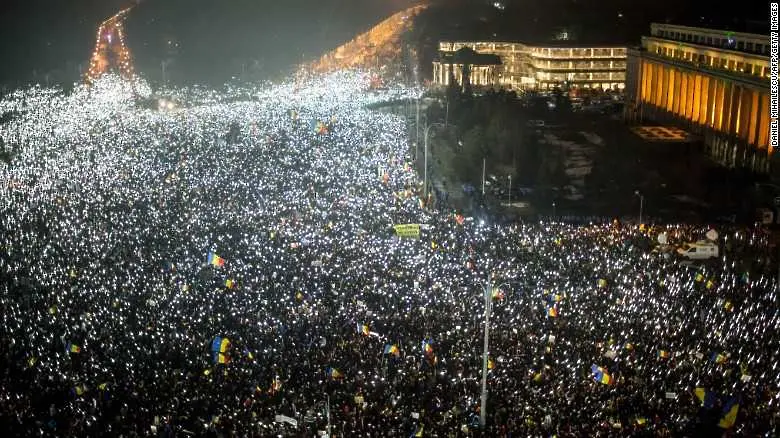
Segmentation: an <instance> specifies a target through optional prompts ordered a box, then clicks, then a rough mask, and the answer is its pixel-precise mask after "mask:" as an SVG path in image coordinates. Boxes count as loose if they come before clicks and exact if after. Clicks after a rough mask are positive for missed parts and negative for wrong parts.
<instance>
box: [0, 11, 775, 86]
mask: <svg viewBox="0 0 780 438" xmlns="http://www.w3.org/2000/svg"><path fill="white" fill-rule="evenodd" d="M441 1H443V2H446V3H448V4H455V3H467V4H475V3H482V4H484V3H486V0H441ZM550 1H553V2H564V3H565V2H572V3H576V2H577V1H579V2H580V4H583V3H584V4H586V5H588V9H589V7H590V6H591V5H593V6H594V10H598V9H599V8H603V9H621V10H625V11H631V10H638V9H641V8H650V9H652V10H654V11H656V14H658V13H659V12H658V11H662V10H664V7H663V5H664V4H669V5H674V6H673V7H670V8H669V10H670V11H675V10H680V9H687V10H694V11H696V10H697V9H696V7H695V6H698V5H706V6H703V9H702V10H703V11H712V10H713V8H714V6H713V5H714V3H713V2H711V1H704V0H674V1H673V0H505V3H507V4H510V5H511V4H514V5H519V6H520V8H519V9H517V10H518V11H520V14H521V15H523V13H524V11H525V7H526V5H527V6H528V8H527V10H528V11H529V13H527V14H525V15H529V14H530V11H532V10H533V11H536V12H533V13H539V11H542V12H541V13H546V14H552V15H556V14H557V13H558V12H557V11H555V10H552V9H555V8H550V7H549V4H550ZM135 2H136V0H2V1H0V11H2V14H0V54H2V55H3V56H4V58H5V59H6V60H10V62H9V61H6V62H4V63H3V67H2V68H0V82H14V81H17V80H20V79H22V80H24V79H29V78H30V77H31V76H32V71H33V69H35V70H37V71H38V73H42V72H55V73H56V72H59V73H60V75H61V76H63V77H64V78H70V76H74V79H75V72H76V71H78V66H79V64H86V63H87V61H88V57H89V55H90V53H91V51H92V45H93V44H94V35H95V31H96V28H97V24H98V23H99V22H100V21H101V20H102V19H103V18H105V17H107V16H109V15H111V14H112V13H114V12H115V11H117V10H119V9H120V8H122V7H123V6H126V5H128V4H132V3H135ZM414 3H416V2H415V1H414V0H316V1H315V0H278V1H268V0H142V1H141V2H140V4H139V6H138V7H137V9H136V10H135V11H134V12H133V14H132V15H131V17H130V18H129V19H128V23H127V25H126V28H127V32H128V44H129V45H130V48H131V50H132V51H133V53H134V56H135V57H136V64H137V67H138V69H139V70H140V71H141V72H142V73H144V74H148V75H149V76H151V75H152V74H159V65H160V59H162V58H163V57H169V56H172V55H171V53H170V52H167V48H166V42H167V41H168V40H173V41H176V42H178V43H179V44H180V46H179V50H178V52H177V53H175V55H174V56H175V57H176V58H177V61H176V65H174V66H173V67H171V70H178V71H179V74H180V76H182V77H184V76H186V77H187V79H190V80H193V81H203V80H206V79H214V80H216V81H219V80H223V79H226V78H227V77H229V76H230V73H231V72H237V71H240V70H241V64H242V63H247V62H252V61H253V60H258V61H259V65H262V67H263V69H264V70H265V72H266V73H269V74H273V73H277V72H279V71H281V70H283V69H285V68H288V67H289V66H290V65H291V64H294V63H296V62H298V61H300V60H301V59H302V58H305V59H311V58H313V57H315V56H316V55H318V54H321V53H322V52H324V51H326V50H328V49H331V48H333V47H335V46H337V45H338V44H339V43H341V42H343V41H345V40H347V39H349V38H350V37H351V36H353V35H354V34H356V33H357V32H360V31H363V30H366V29H367V28H368V27H370V26H371V25H372V24H374V23H376V22H378V21H380V20H381V19H382V18H384V17H386V16H388V15H390V14H391V13H393V12H395V11H398V10H400V9H402V8H404V7H406V6H409V5H410V4H414ZM748 3H749V4H752V5H753V8H754V10H753V11H750V12H744V13H745V14H747V15H750V16H751V17H755V16H758V17H761V15H762V10H763V9H762V6H763V4H759V3H763V2H754V3H751V2H748ZM729 4H730V5H731V6H729V7H728V8H725V7H724V10H725V11H726V13H727V14H732V15H734V14H738V13H737V12H736V10H735V8H734V7H733V5H734V4H735V3H734V2H730V3H729ZM737 4H740V5H744V4H745V3H744V2H743V3H737ZM545 5H547V6H545ZM636 13H637V14H640V12H636ZM740 13H741V12H740ZM610 15H611V14H610ZM764 15H765V14H764ZM523 18H528V17H527V16H526V17H519V19H523ZM518 22H519V21H518ZM434 38H435V36H434ZM63 72H65V73H63Z"/></svg>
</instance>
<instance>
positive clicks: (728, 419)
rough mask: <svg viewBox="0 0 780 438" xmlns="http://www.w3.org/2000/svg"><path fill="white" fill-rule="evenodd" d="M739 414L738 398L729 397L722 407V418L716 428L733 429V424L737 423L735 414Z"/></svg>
mask: <svg viewBox="0 0 780 438" xmlns="http://www.w3.org/2000/svg"><path fill="white" fill-rule="evenodd" d="M738 413H739V398H738V397H731V398H730V399H729V401H728V402H726V405H725V406H724V407H723V417H721V419H720V421H719V422H718V427H720V428H722V429H731V428H732V427H734V423H735V422H736V421H737V414H738Z"/></svg>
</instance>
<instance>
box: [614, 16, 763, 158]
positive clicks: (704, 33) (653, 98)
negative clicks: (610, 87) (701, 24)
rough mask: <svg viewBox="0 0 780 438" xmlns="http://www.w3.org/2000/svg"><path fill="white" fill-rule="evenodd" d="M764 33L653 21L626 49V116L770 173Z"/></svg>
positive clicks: (709, 151)
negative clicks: (693, 137) (670, 128)
mask: <svg viewBox="0 0 780 438" xmlns="http://www.w3.org/2000/svg"><path fill="white" fill-rule="evenodd" d="M768 53H769V37H768V36H766V35H757V34H749V33H731V32H728V33H727V32H724V31H719V30H712V29H703V28H696V27H687V26H677V25H668V24H655V23H654V24H652V25H651V28H650V36H646V37H643V38H642V46H641V47H640V48H637V49H632V50H629V54H628V69H627V71H628V79H627V83H626V118H627V120H629V121H633V122H642V121H644V120H646V119H650V120H654V121H657V122H668V123H670V124H675V125H679V126H680V127H682V128H684V129H687V130H689V131H690V132H692V133H694V134H697V135H700V136H701V137H702V138H703V142H704V144H705V145H706V147H707V150H708V153H709V154H710V156H711V157H712V158H713V159H714V160H715V161H717V162H719V163H720V164H722V165H724V166H727V167H730V168H742V169H749V170H751V171H753V172H758V173H765V172H768V171H769V159H768V158H769V156H770V155H771V151H770V150H769V148H768V147H767V143H768V138H767V136H768V134H769V55H768Z"/></svg>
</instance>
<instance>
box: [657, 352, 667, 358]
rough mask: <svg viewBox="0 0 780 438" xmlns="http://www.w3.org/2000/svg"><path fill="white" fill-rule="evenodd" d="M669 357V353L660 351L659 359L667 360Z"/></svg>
mask: <svg viewBox="0 0 780 438" xmlns="http://www.w3.org/2000/svg"><path fill="white" fill-rule="evenodd" d="M668 357H669V352H668V351H666V350H658V358H659V359H666V358H668Z"/></svg>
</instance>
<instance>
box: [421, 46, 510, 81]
mask: <svg viewBox="0 0 780 438" xmlns="http://www.w3.org/2000/svg"><path fill="white" fill-rule="evenodd" d="M500 67H501V58H499V57H498V56H496V55H489V54H482V53H477V52H475V51H474V50H472V49H471V48H469V47H461V48H460V49H458V50H456V51H454V52H439V56H438V57H437V58H436V60H435V61H434V63H433V77H434V83H436V84H440V85H450V83H453V82H454V83H456V84H458V85H459V86H461V87H463V88H466V87H467V86H472V87H476V88H497V87H498V73H499V68H500Z"/></svg>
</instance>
